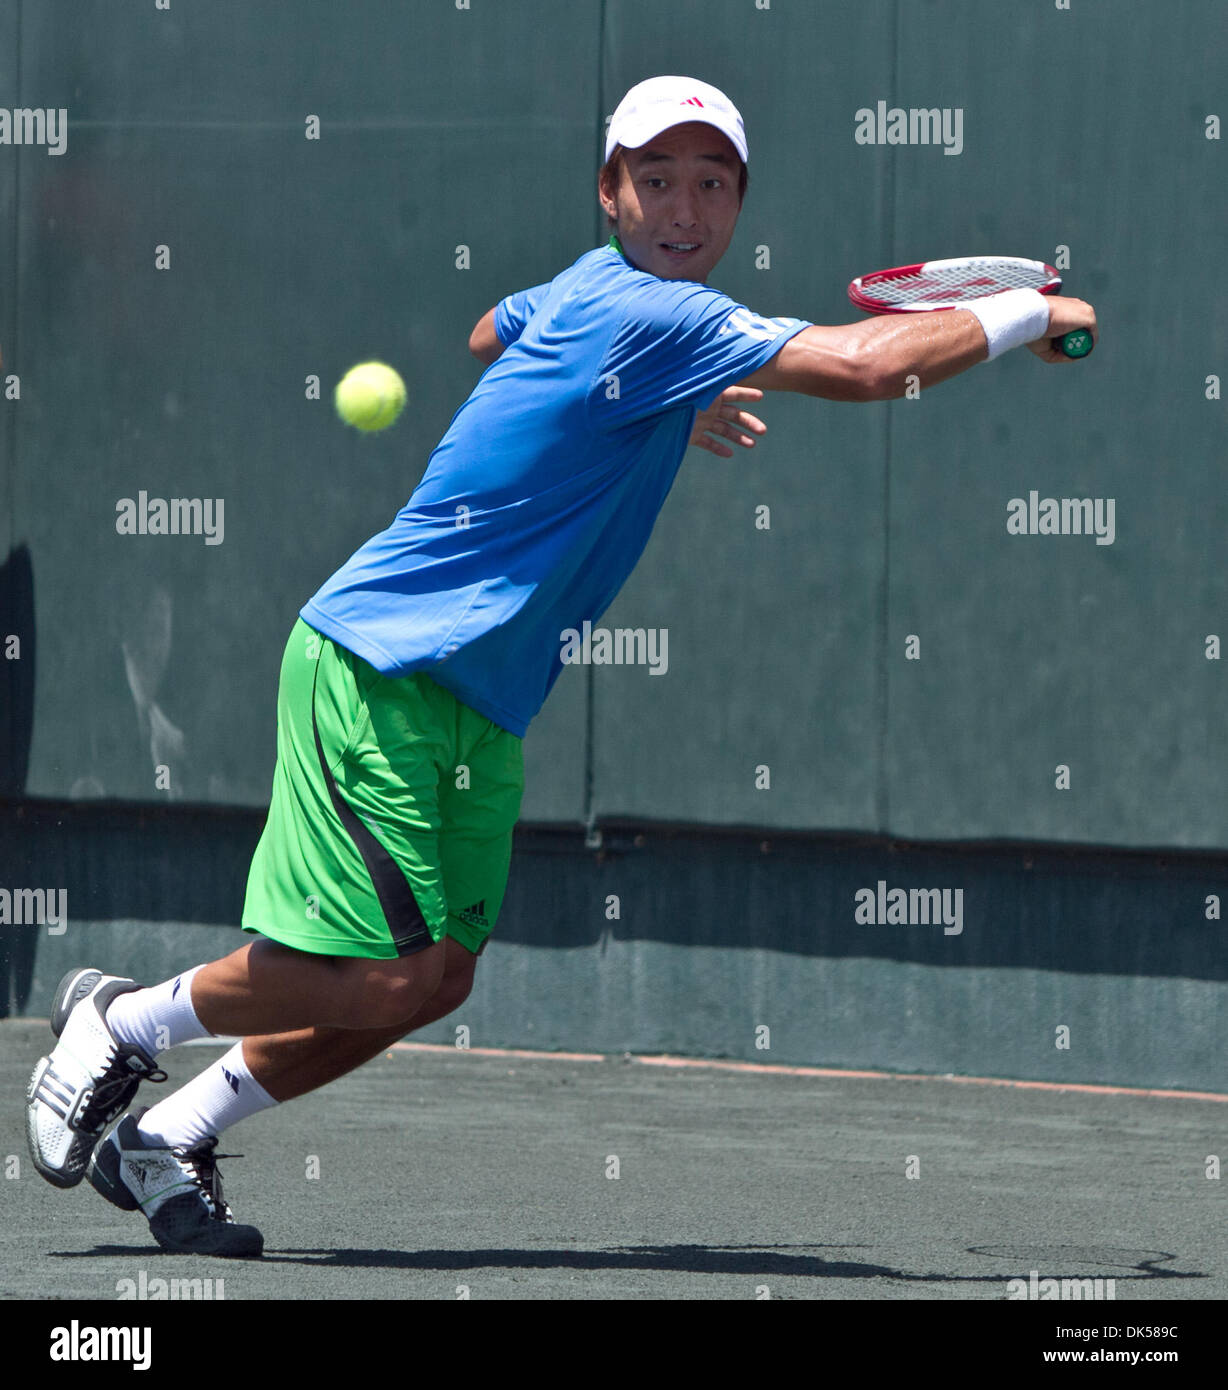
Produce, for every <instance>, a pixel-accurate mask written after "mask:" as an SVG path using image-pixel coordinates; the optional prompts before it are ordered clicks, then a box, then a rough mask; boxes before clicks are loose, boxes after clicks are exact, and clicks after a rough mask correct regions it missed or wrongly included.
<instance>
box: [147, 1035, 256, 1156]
mask: <svg viewBox="0 0 1228 1390" xmlns="http://www.w3.org/2000/svg"><path fill="white" fill-rule="evenodd" d="M278 1104H280V1102H279V1101H276V1100H274V1099H273V1097H272V1096H271V1095H269V1093H268V1092H267V1091H266V1090H265V1089H264V1087H263V1086H262V1085H261V1084H260V1082H259V1081H257V1080H256V1078H255V1077H254V1076H253V1075H252V1074H251V1072H250V1071H248V1069H247V1063H246V1062H244V1060H243V1044H242V1043H236V1044H235V1045H234V1047H232V1048H231V1049H230V1051H229V1052H228V1053H227V1054H226V1055H225V1057H223V1058H221V1060H220V1061H217V1062H214V1063H213V1065H212V1066H210V1067H206V1068H205V1070H204V1071H202V1072H201V1074H200V1075H199V1076H198V1077H196V1078H194V1079H193V1080H192V1081H189V1082H188V1084H187V1085H186V1086H181V1087H180V1088H179V1090H177V1091H176V1092H175V1093H174V1095H170V1096H167V1098H166V1099H165V1100H163V1101H159V1102H158V1104H157V1105H155V1106H153V1107H152V1108H151V1109H149V1110H147V1111H146V1112H145V1114H144V1115H142V1116H141V1118H140V1120H139V1121H138V1122H137V1129H138V1130H139V1131H140V1133H141V1137H142V1138H143V1139H146V1140H148V1141H149V1142H150V1143H151V1144H164V1145H166V1146H167V1147H168V1148H172V1149H174V1148H178V1147H179V1146H180V1145H184V1146H187V1145H191V1144H198V1143H199V1142H200V1141H201V1140H202V1139H208V1138H210V1137H211V1136H213V1135H218V1134H221V1132H222V1131H223V1130H224V1129H228V1128H229V1127H230V1126H231V1125H235V1124H238V1123H239V1121H240V1120H245V1119H247V1117H248V1116H249V1115H255V1114H256V1113H257V1111H260V1110H267V1109H268V1108H269V1107H270V1106H271V1105H278Z"/></svg>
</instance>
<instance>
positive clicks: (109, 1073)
mask: <svg viewBox="0 0 1228 1390" xmlns="http://www.w3.org/2000/svg"><path fill="white" fill-rule="evenodd" d="M129 1055H131V1054H126V1055H125V1054H121V1053H120V1051H119V1049H118V1048H116V1047H112V1048H111V1050H110V1052H109V1053H108V1056H107V1067H106V1071H104V1072H103V1074H102V1078H101V1079H100V1080H99V1082H98V1084H97V1085H96V1086H95V1087H94V1094H93V1095H92V1096H91V1097H90V1101H89V1104H88V1105H87V1106H85V1107H84V1109H83V1110H82V1111H81V1113H80V1114H79V1115H78V1116H77V1121H76V1128H77V1129H78V1130H84V1131H86V1132H87V1133H95V1134H97V1133H101V1132H102V1130H103V1129H104V1128H105V1127H106V1126H107V1125H108V1124H109V1123H110V1122H111V1121H112V1120H113V1119H114V1118H115V1116H116V1115H117V1114H119V1112H120V1111H121V1110H122V1109H123V1108H124V1107H125V1105H126V1104H127V1102H128V1099H129V1097H130V1095H131V1094H132V1092H133V1091H135V1090H136V1088H137V1084H138V1083H139V1082H141V1081H165V1080H166V1073H165V1072H164V1071H163V1070H162V1068H161V1067H153V1068H152V1069H145V1068H144V1064H143V1063H142V1064H141V1068H140V1069H138V1070H135V1071H134V1070H133V1069H132V1068H131V1067H129V1066H128V1065H127V1057H128V1056H129Z"/></svg>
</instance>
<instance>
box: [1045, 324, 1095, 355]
mask: <svg viewBox="0 0 1228 1390" xmlns="http://www.w3.org/2000/svg"><path fill="white" fill-rule="evenodd" d="M1095 346H1096V343H1095V340H1094V339H1093V338H1092V335H1091V333H1090V332H1089V331H1088V330H1087V329H1086V328H1076V329H1074V330H1073V332H1070V333H1066V334H1063V335H1062V336H1061V337H1060V338H1054V339H1053V350H1054V352H1060V353H1062V355H1063V356H1065V357H1086V356H1087V354H1088V353H1089V352H1091V350H1092V348H1094V347H1095Z"/></svg>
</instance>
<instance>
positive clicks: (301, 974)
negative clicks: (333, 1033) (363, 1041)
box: [191, 940, 445, 1037]
mask: <svg viewBox="0 0 1228 1390" xmlns="http://www.w3.org/2000/svg"><path fill="white" fill-rule="evenodd" d="M444 963H445V949H444V942H443V941H439V942H436V943H435V944H434V945H433V946H428V947H427V948H426V950H424V951H418V952H416V953H415V954H414V955H412V956H402V957H399V958H398V959H396V960H368V959H365V958H363V957H358V956H320V955H313V954H311V953H310V952H307V951H295V950H292V949H291V948H290V947H288V946H281V945H279V944H278V943H277V942H275V941H269V940H260V941H256V942H253V943H252V944H251V945H248V946H241V947H240V948H239V949H238V950H237V951H232V952H231V954H230V955H228V956H223V958H222V959H221V960H215V961H212V962H211V963H210V964H208V965H206V966H203V967H202V968H201V969H200V970H198V971H197V972H196V975H195V977H194V978H193V980H192V987H191V988H192V1007H193V1008H194V1009H195V1010H196V1016H197V1018H198V1019H199V1020H200V1022H201V1024H202V1025H203V1026H204V1027H205V1028H207V1029H208V1030H209V1031H210V1032H211V1033H218V1034H222V1035H230V1036H232V1037H249V1036H251V1035H252V1034H268V1033H286V1032H291V1031H295V1030H299V1029H303V1028H315V1027H320V1028H355V1029H360V1030H366V1029H370V1028H394V1027H395V1026H396V1025H398V1024H400V1025H402V1029H404V1027H406V1026H408V1024H409V1021H410V1019H412V1018H413V1016H414V1015H415V1014H416V1013H417V1012H418V1010H419V1009H421V1007H422V1005H423V1004H424V1003H426V1001H427V1000H428V999H429V998H430V997H431V996H432V995H433V994H434V993H435V992H436V990H437V989H438V988H439V985H440V983H441V982H442V980H443V975H444Z"/></svg>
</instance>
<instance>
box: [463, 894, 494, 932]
mask: <svg viewBox="0 0 1228 1390" xmlns="http://www.w3.org/2000/svg"><path fill="white" fill-rule="evenodd" d="M456 915H457V916H458V917H459V918H460V919H461V921H462V922H468V923H469V925H470V926H471V927H488V926H490V923H489V922H488V921H487V920H486V899H485V898H483V899H482V900H481V902H476V903H474V904H473V906H472V907H462V908H461V909H460V911H459V912H458V913H457V914H456Z"/></svg>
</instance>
